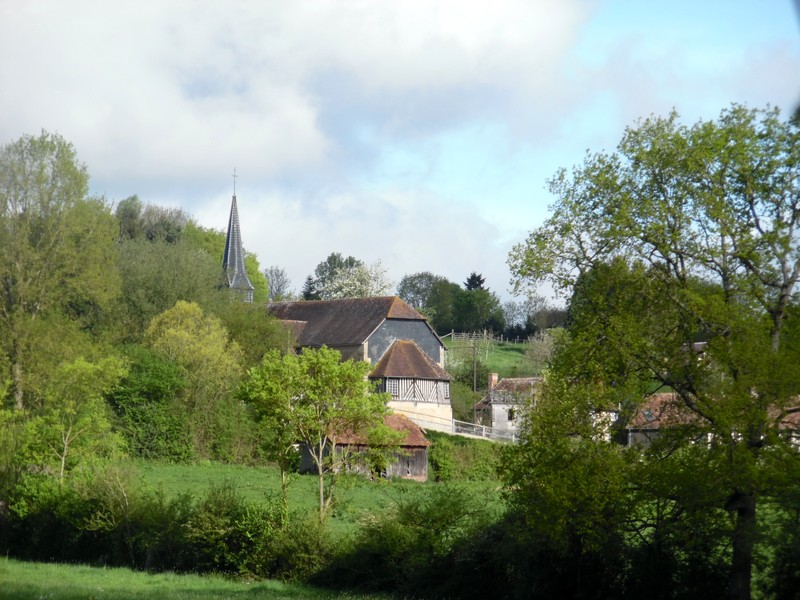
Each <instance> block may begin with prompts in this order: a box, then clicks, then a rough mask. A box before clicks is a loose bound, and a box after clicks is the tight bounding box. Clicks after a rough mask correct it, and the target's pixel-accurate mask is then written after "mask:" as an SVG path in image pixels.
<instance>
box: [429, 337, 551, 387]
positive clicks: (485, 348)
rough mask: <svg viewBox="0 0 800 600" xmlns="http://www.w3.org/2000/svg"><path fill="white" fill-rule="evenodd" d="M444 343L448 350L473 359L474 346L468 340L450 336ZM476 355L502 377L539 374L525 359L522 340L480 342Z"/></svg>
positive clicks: (466, 358) (464, 357)
mask: <svg viewBox="0 0 800 600" xmlns="http://www.w3.org/2000/svg"><path fill="white" fill-rule="evenodd" d="M444 343H445V346H446V347H447V349H448V351H450V352H453V353H454V354H459V355H461V356H462V359H463V360H467V361H471V359H472V358H471V357H472V347H471V346H469V343H468V342H464V341H457V342H454V341H453V340H452V339H451V338H449V337H448V338H445V339H444ZM475 356H476V358H477V359H478V360H479V361H480V362H481V363H482V364H484V365H486V367H487V368H488V369H489V372H490V373H497V374H499V375H500V377H501V378H503V377H530V376H532V375H537V373H534V370H533V365H532V364H527V361H525V360H524V359H525V344H524V343H522V342H519V343H515V342H478V343H477V349H476V351H475Z"/></svg>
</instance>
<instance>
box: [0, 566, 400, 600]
mask: <svg viewBox="0 0 800 600" xmlns="http://www.w3.org/2000/svg"><path fill="white" fill-rule="evenodd" d="M0 582H2V583H0V598H3V600H23V599H26V600H27V599H29V598H37V599H45V598H48V599H50V598H52V599H53V600H70V599H73V598H74V599H76V600H77V599H79V598H80V599H82V600H85V599H86V598H93V599H97V600H123V599H128V598H140V599H143V600H162V599H163V598H169V599H170V600H183V599H186V600H189V599H194V598H203V599H204V600H217V599H223V598H247V599H248V600H257V599H260V598H264V599H267V598H269V600H284V599H285V600H290V599H293V600H299V599H304V600H305V599H308V600H316V599H319V600H323V599H342V600H345V599H348V598H352V599H355V598H364V599H370V598H371V599H375V600H378V599H380V598H386V597H385V596H376V595H369V596H359V595H353V594H341V593H337V592H331V591H327V590H321V589H318V588H313V587H310V586H306V585H299V584H288V583H280V582H277V581H259V582H239V581H231V580H228V579H224V578H222V577H215V576H200V575H175V574H173V573H157V574H149V573H141V572H136V571H131V570H129V569H108V568H95V567H87V566H82V565H59V564H47V563H29V562H20V561H15V560H10V559H8V558H0Z"/></svg>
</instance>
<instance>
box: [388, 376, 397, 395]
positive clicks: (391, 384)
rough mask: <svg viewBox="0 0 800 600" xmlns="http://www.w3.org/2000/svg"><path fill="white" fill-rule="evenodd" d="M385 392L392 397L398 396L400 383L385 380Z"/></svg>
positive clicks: (394, 380)
mask: <svg viewBox="0 0 800 600" xmlns="http://www.w3.org/2000/svg"><path fill="white" fill-rule="evenodd" d="M386 391H387V392H389V393H390V394H391V395H392V396H399V395H400V382H399V381H398V380H397V379H387V380H386Z"/></svg>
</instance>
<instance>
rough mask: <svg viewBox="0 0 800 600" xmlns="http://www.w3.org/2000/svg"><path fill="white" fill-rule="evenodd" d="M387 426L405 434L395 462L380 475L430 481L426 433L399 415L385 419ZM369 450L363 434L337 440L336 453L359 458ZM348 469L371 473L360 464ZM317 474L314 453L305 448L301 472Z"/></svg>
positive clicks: (302, 452) (302, 451) (303, 448)
mask: <svg viewBox="0 0 800 600" xmlns="http://www.w3.org/2000/svg"><path fill="white" fill-rule="evenodd" d="M384 423H385V424H386V425H387V426H388V427H390V428H391V429H393V430H395V431H399V432H402V433H404V434H405V437H404V439H403V440H402V441H401V442H400V444H399V448H398V451H397V452H396V453H395V457H394V460H393V461H392V462H391V463H390V464H389V466H388V467H387V469H386V471H385V472H384V473H382V474H381V475H382V476H384V477H389V478H391V477H400V478H401V479H413V480H415V481H427V479H428V448H429V447H430V445H431V443H430V441H428V439H427V438H426V437H425V432H424V431H423V430H422V428H420V426H419V425H417V424H416V423H414V422H413V421H412V420H411V419H409V418H408V417H406V416H405V415H402V414H398V413H395V414H390V415H387V416H386V417H384ZM367 449H368V446H367V440H366V438H365V436H364V435H362V434H353V433H346V434H339V436H338V437H337V439H336V447H335V448H334V452H336V453H337V454H340V453H344V452H347V453H348V454H349V455H358V454H363V453H364V452H366V451H367ZM349 469H350V470H351V471H353V472H357V473H363V474H368V473H367V470H368V469H367V467H366V466H365V465H364V464H363V463H362V462H360V461H352V462H351V463H350V467H349ZM315 471H316V467H315V465H314V461H313V459H312V458H311V453H310V452H309V450H308V448H306V447H302V448H301V461H300V472H301V473H313V472H315Z"/></svg>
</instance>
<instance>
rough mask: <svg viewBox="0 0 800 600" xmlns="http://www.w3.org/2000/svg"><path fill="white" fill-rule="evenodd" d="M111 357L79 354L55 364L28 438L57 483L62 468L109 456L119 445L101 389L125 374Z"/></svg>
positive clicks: (106, 390)
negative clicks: (94, 359) (92, 358)
mask: <svg viewBox="0 0 800 600" xmlns="http://www.w3.org/2000/svg"><path fill="white" fill-rule="evenodd" d="M125 373H126V368H125V366H124V365H123V363H122V361H121V360H119V359H118V358H115V357H109V358H105V359H103V360H101V361H98V362H97V363H90V362H88V361H86V360H84V359H82V358H79V359H77V360H75V361H73V362H69V363H64V364H62V365H60V366H59V368H58V370H57V371H56V372H55V373H54V374H53V377H52V379H51V380H50V384H49V385H48V389H47V392H46V394H45V407H44V411H43V412H42V414H41V415H40V416H39V417H37V418H36V420H35V423H36V426H37V428H38V430H39V431H38V435H37V436H36V439H35V440H34V444H35V447H36V449H37V450H38V457H39V460H40V461H41V463H40V464H42V465H48V466H49V465H53V461H52V459H53V458H55V459H56V461H57V462H56V464H55V469H56V470H57V472H58V481H59V483H61V484H63V482H64V477H65V476H66V474H67V471H68V470H71V469H73V468H75V466H76V465H78V464H80V463H81V462H83V461H87V460H93V459H97V458H110V457H114V456H116V455H118V454H119V453H120V452H121V449H122V440H121V439H120V438H119V436H118V435H117V434H116V433H115V432H113V431H112V427H111V415H110V411H109V407H108V404H107V403H106V401H105V395H106V394H107V393H109V392H110V391H111V390H112V389H113V388H114V387H115V386H116V385H117V384H118V383H119V381H120V379H122V377H124V376H125Z"/></svg>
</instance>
